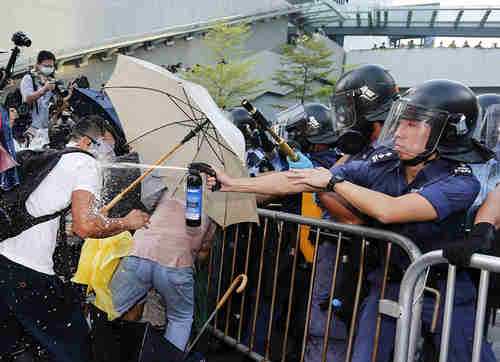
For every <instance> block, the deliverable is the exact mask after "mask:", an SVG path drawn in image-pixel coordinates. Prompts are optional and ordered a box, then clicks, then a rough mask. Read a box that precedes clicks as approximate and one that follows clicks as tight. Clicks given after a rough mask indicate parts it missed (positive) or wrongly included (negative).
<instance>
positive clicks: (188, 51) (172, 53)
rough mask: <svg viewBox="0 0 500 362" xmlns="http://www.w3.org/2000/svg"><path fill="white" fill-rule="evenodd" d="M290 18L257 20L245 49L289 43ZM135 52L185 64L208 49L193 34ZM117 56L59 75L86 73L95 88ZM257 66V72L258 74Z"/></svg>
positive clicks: (150, 58) (251, 50)
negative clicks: (171, 43)
mask: <svg viewBox="0 0 500 362" xmlns="http://www.w3.org/2000/svg"><path fill="white" fill-rule="evenodd" d="M287 27H288V22H287V20H286V19H274V20H272V21H270V22H258V23H255V24H254V25H252V28H251V31H252V35H251V36H250V37H249V38H248V39H247V40H246V45H245V49H247V50H248V52H249V54H250V55H251V54H254V53H257V52H260V51H263V50H266V49H272V48H277V47H279V46H280V45H283V44H285V43H286V37H287ZM134 56H135V57H137V58H140V59H144V60H147V61H149V62H151V63H154V64H158V65H162V64H176V63H178V62H183V63H184V65H186V66H192V65H194V64H196V63H207V62H208V61H209V59H208V57H207V49H206V48H205V47H204V46H203V44H202V42H201V39H200V38H198V37H193V39H192V40H190V41H186V40H184V39H178V40H176V41H175V44H174V45H173V46H165V45H158V46H157V47H156V48H154V49H153V50H150V51H146V50H145V49H137V50H136V52H135V53H134ZM114 64H115V60H114V59H113V60H111V61H108V62H103V61H101V60H100V59H98V58H96V57H94V58H91V59H90V60H89V65H88V66H85V67H82V68H78V67H75V66H74V65H68V66H64V67H63V68H62V69H59V70H58V72H57V77H58V78H59V79H63V80H70V79H73V78H75V77H77V76H79V75H86V76H87V77H88V78H89V81H90V84H91V87H92V88H98V87H99V86H100V85H101V84H102V83H105V82H106V81H107V80H108V79H109V76H110V75H111V72H112V71H113V68H114ZM258 69H259V68H256V70H257V74H258Z"/></svg>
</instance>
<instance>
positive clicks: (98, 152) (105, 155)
mask: <svg viewBox="0 0 500 362" xmlns="http://www.w3.org/2000/svg"><path fill="white" fill-rule="evenodd" d="M96 142H97V143H92V145H91V146H90V148H89V152H90V153H92V154H93V155H94V156H95V157H96V158H97V159H98V160H102V161H111V160H113V158H114V157H115V156H116V154H115V151H114V149H113V147H112V146H111V145H110V144H109V143H108V142H106V141H105V140H103V139H99V140H96Z"/></svg>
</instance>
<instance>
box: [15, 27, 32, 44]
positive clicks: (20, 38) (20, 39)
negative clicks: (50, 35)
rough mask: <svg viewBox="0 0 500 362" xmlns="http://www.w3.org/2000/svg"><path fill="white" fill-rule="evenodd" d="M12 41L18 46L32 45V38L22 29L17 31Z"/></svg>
mask: <svg viewBox="0 0 500 362" xmlns="http://www.w3.org/2000/svg"><path fill="white" fill-rule="evenodd" d="M11 40H12V42H13V43H14V44H15V45H16V46H18V47H30V46H31V39H30V38H28V36H27V35H26V34H24V33H23V32H22V31H17V32H15V33H14V34H13V35H12V39H11Z"/></svg>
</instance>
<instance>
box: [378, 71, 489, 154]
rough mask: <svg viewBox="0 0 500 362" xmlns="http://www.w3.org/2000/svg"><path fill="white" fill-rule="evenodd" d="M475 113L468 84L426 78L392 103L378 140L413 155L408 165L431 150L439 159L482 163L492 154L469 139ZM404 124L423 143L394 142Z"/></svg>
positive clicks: (473, 128)
mask: <svg viewBox="0 0 500 362" xmlns="http://www.w3.org/2000/svg"><path fill="white" fill-rule="evenodd" d="M478 113H479V106H478V101H477V98H476V96H475V95H474V93H473V92H472V90H471V89H470V88H469V87H467V86H465V85H464V84H462V83H459V82H455V81H451V80H440V79H439V80H430V81H426V82H424V83H421V84H419V85H417V86H415V87H414V88H411V89H409V90H408V91H407V92H406V93H405V94H403V95H402V96H401V98H400V99H399V100H397V101H395V102H394V104H393V105H392V108H391V112H390V114H389V116H388V117H387V119H386V121H385V124H384V127H383V129H382V132H381V135H380V138H379V139H380V143H381V144H383V145H389V146H392V147H395V149H396V150H398V151H400V152H403V153H406V154H411V155H413V156H414V158H413V159H412V160H409V162H407V163H408V164H418V163H420V162H422V161H425V160H426V159H427V158H428V157H429V156H431V155H432V154H434V153H435V152H438V153H439V155H440V157H441V158H446V159H450V160H455V161H462V162H468V163H482V162H485V161H486V160H488V159H489V158H491V156H492V153H491V151H489V150H488V149H487V148H485V147H484V146H481V145H480V144H479V142H477V141H474V140H473V137H472V136H473V133H474V131H475V129H476V124H477V117H478ZM405 127H413V131H412V132H420V133H419V134H421V135H422V136H424V135H425V137H427V138H426V139H427V141H426V144H425V145H424V146H420V147H417V145H416V144H415V145H412V144H410V143H409V142H406V143H405V142H402V141H398V137H399V136H397V135H398V134H399V135H401V132H403V130H404V128H405ZM414 134H415V133H414ZM417 141H418V139H417ZM403 143H404V144H403ZM417 143H418V142H417ZM420 143H421V140H420Z"/></svg>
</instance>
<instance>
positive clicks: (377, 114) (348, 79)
mask: <svg viewBox="0 0 500 362" xmlns="http://www.w3.org/2000/svg"><path fill="white" fill-rule="evenodd" d="M397 96H398V87H397V85H396V82H395V80H394V78H393V77H392V76H391V75H390V74H389V72H388V71H387V70H385V69H384V68H382V67H381V66H379V65H374V64H368V65H363V66H361V67H358V68H356V69H353V70H351V71H349V72H347V73H345V74H344V75H342V77H340V79H339V80H338V81H337V83H336V85H335V92H334V93H333V96H332V104H333V109H334V114H335V121H334V127H335V128H334V129H335V131H336V132H337V135H338V137H339V140H338V141H339V142H338V146H339V148H340V149H341V150H342V151H344V152H346V153H349V154H355V153H358V152H360V151H361V150H362V149H363V147H365V146H366V145H367V144H368V143H369V142H370V138H371V134H372V132H373V126H372V124H371V123H372V122H381V123H383V122H384V121H385V119H386V117H387V114H388V112H389V110H390V108H391V105H392V102H393V101H394V100H395V99H397Z"/></svg>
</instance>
